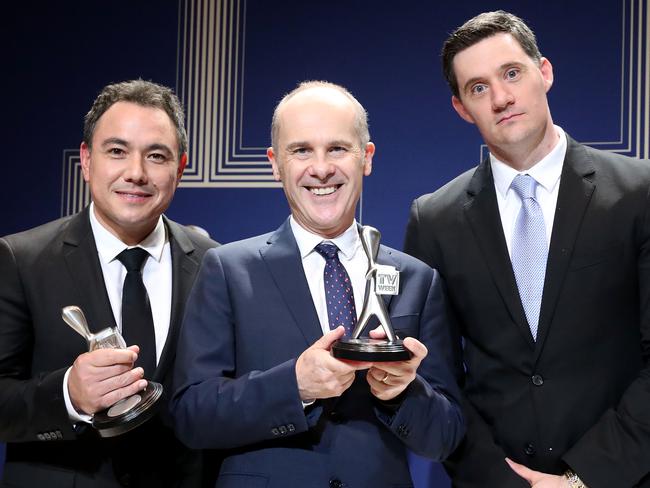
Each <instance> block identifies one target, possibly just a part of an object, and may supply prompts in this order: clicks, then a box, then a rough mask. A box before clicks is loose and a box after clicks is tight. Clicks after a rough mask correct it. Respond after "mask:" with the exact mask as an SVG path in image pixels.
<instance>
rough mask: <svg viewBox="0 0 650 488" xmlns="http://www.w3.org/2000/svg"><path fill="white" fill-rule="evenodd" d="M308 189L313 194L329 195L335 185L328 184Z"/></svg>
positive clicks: (333, 190)
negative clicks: (323, 186)
mask: <svg viewBox="0 0 650 488" xmlns="http://www.w3.org/2000/svg"><path fill="white" fill-rule="evenodd" d="M309 191H310V192H312V193H313V194H314V195H330V194H332V193H334V192H335V191H336V187H335V186H328V187H325V188H310V189H309Z"/></svg>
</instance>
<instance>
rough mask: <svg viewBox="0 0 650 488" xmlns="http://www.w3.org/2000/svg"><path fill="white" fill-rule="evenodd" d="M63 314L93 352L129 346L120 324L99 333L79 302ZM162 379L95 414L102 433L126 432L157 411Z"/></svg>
mask: <svg viewBox="0 0 650 488" xmlns="http://www.w3.org/2000/svg"><path fill="white" fill-rule="evenodd" d="M61 316H62V318H63V320H64V321H65V323H66V324H68V325H69V326H70V327H72V329H74V330H75V331H76V332H78V333H79V334H80V335H81V336H82V337H83V338H84V339H86V342H87V343H88V350H89V351H90V352H92V351H94V350H95V349H108V348H117V349H123V348H125V347H126V343H125V342H124V338H123V337H122V335H121V334H120V332H119V331H118V330H117V329H116V328H111V327H108V328H106V329H104V330H100V331H99V332H97V333H96V334H93V333H92V332H90V330H89V328H88V323H87V322H86V317H85V316H84V313H83V312H82V310H81V309H80V308H79V307H77V306H76V305H69V306H67V307H63V309H62V310H61ZM162 391H163V387H162V385H161V384H160V383H154V382H153V381H149V382H148V384H147V387H146V388H145V389H144V390H142V391H139V392H138V393H136V394H134V395H131V396H130V397H127V398H123V399H122V400H120V401H119V402H117V403H115V404H114V405H112V406H111V407H109V408H107V409H106V410H102V411H101V412H97V413H95V415H93V427H94V428H95V429H97V431H98V432H99V435H100V436H102V437H115V436H117V435H120V434H124V433H125V432H128V431H130V430H133V429H135V428H136V427H137V426H139V425H141V424H142V423H144V422H146V421H147V420H148V419H149V418H150V417H151V416H152V415H153V414H154V413H155V411H156V409H155V408H153V407H154V405H155V404H156V402H157V401H158V400H159V399H160V396H161V395H162Z"/></svg>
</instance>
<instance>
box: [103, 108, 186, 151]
mask: <svg viewBox="0 0 650 488" xmlns="http://www.w3.org/2000/svg"><path fill="white" fill-rule="evenodd" d="M106 137H119V138H120V139H124V140H133V139H143V138H155V139H164V140H169V139H170V138H171V139H173V141H174V142H177V141H176V138H177V134H176V128H175V127H174V124H173V122H172V120H171V119H170V118H169V115H167V112H165V111H164V110H163V109H161V108H157V107H145V106H143V105H138V104H137V103H132V102H116V103H114V104H113V105H111V106H110V107H109V108H108V110H106V112H104V113H103V114H102V116H101V117H100V118H99V120H98V121H97V125H96V126H95V132H94V134H93V140H96V139H97V138H101V139H104V138H106ZM100 142H101V141H100Z"/></svg>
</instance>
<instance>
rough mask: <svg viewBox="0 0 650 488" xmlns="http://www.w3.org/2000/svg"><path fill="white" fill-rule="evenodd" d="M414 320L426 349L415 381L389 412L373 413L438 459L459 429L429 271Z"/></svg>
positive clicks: (441, 307) (435, 278)
mask: <svg viewBox="0 0 650 488" xmlns="http://www.w3.org/2000/svg"><path fill="white" fill-rule="evenodd" d="M419 321H420V324H419V330H420V334H419V337H418V339H419V340H420V341H421V342H422V343H423V344H424V345H425V346H426V348H427V350H428V354H427V356H426V357H425V358H424V360H423V361H422V362H421V363H420V366H419V368H418V374H417V376H416V378H415V380H414V381H413V382H412V383H411V384H410V385H409V386H408V388H407V389H406V390H405V395H404V398H403V401H402V402H401V404H400V406H399V408H398V409H397V411H396V412H395V414H394V415H393V416H391V417H387V416H385V415H383V414H382V412H381V410H379V409H377V413H378V417H379V419H380V420H381V421H382V422H384V424H386V425H387V426H388V428H389V429H390V430H391V431H393V432H394V433H395V435H397V436H398V437H399V438H400V439H401V440H402V442H403V443H404V444H405V445H406V447H408V448H409V449H410V450H411V451H413V452H415V453H416V454H419V455H422V456H425V457H428V458H430V459H433V460H437V461H441V460H443V459H445V458H446V457H447V456H448V455H449V454H451V452H452V451H453V449H454V448H455V447H456V446H457V445H458V443H459V442H460V440H461V439H462V437H463V433H464V431H465V425H464V420H463V416H462V414H461V409H460V393H459V390H458V386H457V384H456V381H455V379H454V375H453V372H452V366H451V361H450V354H449V353H448V351H449V350H450V347H451V341H450V337H449V330H448V324H447V319H446V314H445V299H444V295H443V291H442V285H441V283H440V277H439V275H438V273H437V272H435V271H434V272H433V273H432V279H431V282H430V286H429V289H428V292H427V293H426V299H425V300H424V306H423V308H422V310H421V312H420V319H419Z"/></svg>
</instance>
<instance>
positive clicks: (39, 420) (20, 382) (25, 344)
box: [0, 239, 75, 442]
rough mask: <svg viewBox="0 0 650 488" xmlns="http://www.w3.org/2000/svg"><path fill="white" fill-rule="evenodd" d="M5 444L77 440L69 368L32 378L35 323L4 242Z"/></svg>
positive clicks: (1, 362) (0, 428)
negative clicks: (66, 384)
mask: <svg viewBox="0 0 650 488" xmlns="http://www.w3.org/2000/svg"><path fill="white" fill-rule="evenodd" d="M0 270H1V272H0V440H2V441H4V442H26V441H27V442H29V441H37V440H60V439H70V438H73V437H75V432H74V430H73V426H72V423H71V422H70V420H69V418H68V414H67V411H66V408H65V402H64V399H63V376H64V374H65V371H66V369H67V368H63V369H60V370H57V371H51V372H47V373H40V374H38V375H32V374H31V364H32V354H33V341H34V336H33V325H32V318H31V313H30V308H29V305H28V303H27V300H26V297H25V283H24V282H23V279H22V271H23V270H21V267H20V265H19V262H18V259H17V257H16V254H15V252H14V249H12V247H11V245H10V244H9V242H8V241H7V240H6V239H0Z"/></svg>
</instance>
